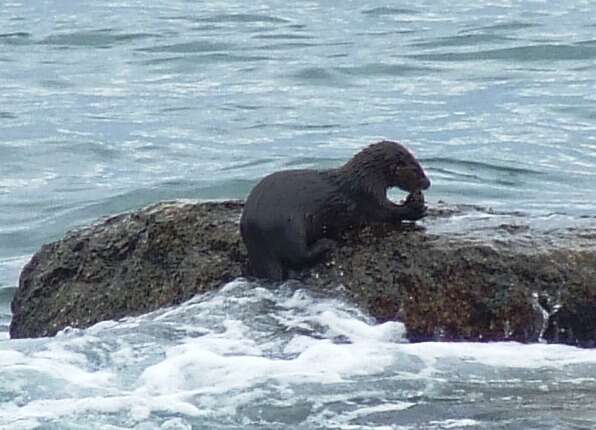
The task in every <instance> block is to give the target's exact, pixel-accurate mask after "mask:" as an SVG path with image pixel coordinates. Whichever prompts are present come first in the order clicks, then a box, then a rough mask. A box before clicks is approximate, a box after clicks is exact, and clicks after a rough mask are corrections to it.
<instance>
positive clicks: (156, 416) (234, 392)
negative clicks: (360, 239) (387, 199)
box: [0, 0, 596, 429]
mask: <svg viewBox="0 0 596 430" xmlns="http://www.w3.org/2000/svg"><path fill="white" fill-rule="evenodd" d="M594 17H596V3H594V2H593V1H573V2H571V1H567V2H543V1H515V2H513V1H501V2H492V1H476V2H467V1H466V2H464V1H417V2H413V1H405V2H400V3H399V4H392V3H384V2H380V1H376V0H373V1H366V2H362V1H360V2H356V1H344V2H327V1H304V2H298V3H292V2H280V1H276V0H262V1H259V0H257V1H252V2H248V1H217V2H215V1H182V0H174V1H169V2H161V3H159V4H156V3H154V2H143V1H138V0H137V1H135V0H114V1H105V2H97V1H96V2H91V1H80V2H71V1H65V0H55V1H50V0H40V1H36V2H24V1H23V2H21V1H13V0H10V1H6V2H3V3H2V7H1V8H0V428H9V429H12V428H15V429H17V428H32V429H33V428H44V429H45V428H57V429H63V428H65V429H75V428H77V429H78V428H107V429H109V428H139V429H158V428H159V429H185V428H226V429H227V428H379V429H381V428H387V429H402V428H403V429H406V428H412V429H414V428H428V429H435V428H436V429H444V428H445V429H446V428H456V429H457V428H472V429H473V428H512V429H518V428H536V429H551V428H552V429H555V428H569V429H583V428H586V429H588V428H594V427H595V426H596V407H594V398H596V385H595V377H594V374H595V372H594V370H595V367H594V361H596V353H594V352H592V351H583V350H578V349H575V348H571V347H562V346H552V345H550V346H547V345H530V346H522V345H517V344H508V343H504V344H490V345H477V344H474V345H470V344H436V343H429V344H420V345H410V344H408V343H406V342H405V340H404V337H403V327H402V326H401V325H400V324H398V323H388V324H383V325H379V324H376V323H375V322H374V321H373V320H371V319H370V318H369V317H368V316H366V315H363V314H361V313H360V312H358V311H357V310H356V309H354V307H353V306H352V305H351V304H350V303H346V302H342V301H331V300H329V299H323V298H319V297H314V296H311V295H310V293H309V292H308V288H307V286H297V285H286V286H282V287H278V288H273V287H272V286H267V285H258V284H250V283H247V282H244V281H242V280H238V281H236V282H234V283H232V284H229V285H222V290H221V291H219V292H215V293H210V294H208V295H206V296H199V297H196V298H195V299H193V300H192V301H191V302H189V303H186V304H184V305H181V306H179V307H175V308H172V309H169V310H164V311H160V312H157V313H155V314H151V315H147V316H144V317H139V318H136V319H130V320H126V321H121V322H108V323H102V324H100V325H99V326H96V327H93V328H91V329H88V330H82V331H79V330H67V331H65V332H64V333H62V334H61V335H60V336H58V337H56V338H51V339H39V340H19V341H13V340H8V335H7V328H8V324H9V321H10V310H9V303H10V299H11V297H12V295H13V293H14V289H15V288H16V285H17V278H18V274H19V271H20V269H21V268H22V267H23V265H24V264H25V263H26V261H27V260H28V258H29V257H30V256H31V255H32V254H33V252H35V250H36V249H37V248H38V247H39V246H40V245H41V244H43V243H45V242H48V241H52V240H55V239H58V238H60V237H62V236H63V235H64V233H65V231H67V230H68V229H69V228H72V227H75V226H79V225H85V224H87V223H89V222H92V221H93V220H96V219H97V218H99V217H101V216H104V215H109V214H113V213H116V212H122V211H126V210H131V209H135V208H138V207H141V206H143V205H145V204H149V203H152V202H155V201H159V200H164V199H177V198H191V199H199V200H212V199H227V198H243V197H244V196H246V194H247V192H248V190H249V189H250V187H251V186H252V185H254V183H255V181H256V180H257V179H258V178H260V177H262V176H263V175H265V174H266V173H269V172H273V171H275V170H279V169H284V168H302V167H306V168H327V167H333V166H337V165H339V164H341V163H343V162H345V161H346V160H347V159H348V158H349V157H350V156H351V155H353V154H354V153H355V152H356V151H358V150H359V149H360V148H362V147H363V146H364V145H366V144H368V143H371V142H374V141H376V140H379V139H381V138H389V139H398V140H400V141H401V142H402V143H404V144H406V145H407V146H408V147H409V148H411V149H412V150H413V151H414V152H415V153H416V155H417V157H418V158H419V159H420V160H421V162H422V164H423V165H424V167H425V169H426V170H427V172H428V174H429V176H430V177H431V180H432V187H431V189H430V190H429V191H428V192H427V193H426V198H427V200H428V201H429V204H430V205H431V206H432V205H433V204H434V203H436V202H438V201H439V200H444V201H447V202H450V203H470V204H474V205H479V206H482V207H487V208H493V209H497V210H498V211H500V212H515V213H516V214H517V215H516V216H521V217H523V218H524V220H526V221H527V222H530V223H535V224H536V225H539V226H546V228H547V229H552V228H566V227H570V226H571V227H574V226H578V225H584V224H586V223H588V224H590V225H594V222H595V221H594V214H595V213H596V108H595V106H596V104H595V101H596V96H595V94H596V18H594ZM391 196H392V197H393V198H395V199H400V198H401V197H402V196H401V194H400V193H399V192H392V194H391ZM466 223H468V224H469V219H468V220H467V221H466ZM449 228H456V229H457V228H458V226H457V225H456V226H455V227H453V226H452V225H451V226H449ZM304 303H308V306H306V305H304Z"/></svg>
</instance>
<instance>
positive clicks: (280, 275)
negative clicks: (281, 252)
mask: <svg viewBox="0 0 596 430" xmlns="http://www.w3.org/2000/svg"><path fill="white" fill-rule="evenodd" d="M248 262H249V271H250V274H251V275H253V276H255V277H257V278H265V279H270V280H272V281H283V280H284V279H286V277H287V272H286V270H285V269H284V267H283V265H282V262H281V260H280V259H279V258H276V257H274V256H273V255H271V252H270V250H269V249H267V248H266V246H265V245H264V244H263V243H261V244H259V245H254V246H250V247H248Z"/></svg>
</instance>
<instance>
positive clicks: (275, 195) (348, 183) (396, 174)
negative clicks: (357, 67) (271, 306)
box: [240, 141, 430, 280]
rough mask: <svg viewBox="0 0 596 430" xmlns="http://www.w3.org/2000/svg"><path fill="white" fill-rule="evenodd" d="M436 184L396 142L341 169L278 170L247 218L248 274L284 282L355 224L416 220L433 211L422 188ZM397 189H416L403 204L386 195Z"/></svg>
mask: <svg viewBox="0 0 596 430" xmlns="http://www.w3.org/2000/svg"><path fill="white" fill-rule="evenodd" d="M429 186H430V181H429V179H428V178H427V177H426V175H425V173H424V171H423V170H422V167H421V166H420V164H419V163H418V160H416V158H415V157H414V156H413V155H412V154H411V153H410V152H409V151H408V150H407V149H406V148H405V147H403V146H402V145H400V144H399V143H396V142H391V141H382V142H379V143H375V144H372V145H370V146H368V147H367V148H365V149H363V150H362V151H360V152H359V153H358V154H356V155H355V156H354V157H353V158H352V159H351V160H350V161H348V162H347V163H346V164H345V165H343V166H342V167H339V168H337V169H331V170H324V171H317V170H288V171H282V172H277V173H273V174H271V175H269V176H267V177H265V178H264V179H263V180H261V182H259V183H258V184H257V185H256V186H255V187H254V188H253V190H252V191H251V193H250V194H249V196H248V198H247V200H246V203H245V205H244V210H243V212H242V217H241V219H240V232H241V234H242V239H243V240H244V243H245V244H246V248H247V249H248V259H249V272H250V274H251V275H254V276H256V277H259V278H269V279H272V280H283V279H286V278H287V277H288V271H289V270H290V269H294V270H300V269H301V268H304V267H306V266H308V265H311V264H313V263H315V262H316V261H317V260H319V259H320V258H321V257H322V256H323V255H324V254H325V253H326V252H327V251H329V250H330V249H331V247H332V246H333V244H334V242H333V240H331V238H333V237H336V236H337V235H338V233H340V232H341V231H342V230H345V229H346V228H348V227H350V226H356V225H363V224H371V223H392V224H396V223H400V222H401V221H402V220H410V221H416V220H418V219H420V218H422V217H424V216H425V214H426V207H425V206H424V198H423V196H422V193H421V192H420V190H425V189H427V188H428V187H429ZM390 187H399V188H401V189H402V190H404V191H408V192H409V193H410V195H409V196H408V199H407V200H406V201H405V203H404V204H402V205H397V204H395V203H393V202H391V201H390V200H388V199H387V195H386V194H387V189H388V188H390Z"/></svg>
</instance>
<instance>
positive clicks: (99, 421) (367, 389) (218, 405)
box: [0, 279, 596, 429]
mask: <svg viewBox="0 0 596 430" xmlns="http://www.w3.org/2000/svg"><path fill="white" fill-rule="evenodd" d="M302 287H303V286H302V285H301V284H299V283H296V282H289V283H286V284H283V285H281V286H274V285H271V284H259V283H251V282H247V281H246V280H242V279H238V280H236V281H234V282H231V283H229V284H227V285H225V286H223V287H222V288H221V289H220V290H219V291H215V292H212V293H207V294H203V295H199V296H197V297H195V298H194V299H192V300H190V301H188V302H186V303H184V304H181V305H179V306H175V307H172V308H168V309H162V310H159V311H156V312H153V313H151V314H148V315H144V316H140V317H134V318H126V319H123V320H121V321H106V322H103V323H99V324H97V325H95V326H93V327H91V328H89V329H87V330H72V329H67V330H65V331H63V332H61V333H60V334H59V335H58V336H57V337H55V338H45V339H43V338H42V339H22V340H18V341H17V340H15V341H9V340H0V349H1V350H2V354H0V373H1V376H2V378H0V410H2V414H0V426H6V427H7V428H19V426H24V425H25V424H27V425H28V426H29V428H31V427H35V426H40V425H42V424H44V423H48V422H52V423H57V425H60V426H61V427H71V426H72V427H77V426H85V427H86V428H89V424H90V423H91V424H92V426H94V428H100V427H103V428H105V427H109V426H114V427H118V428H122V427H128V428H130V427H131V426H136V425H141V424H142V425H143V426H151V427H159V428H190V427H197V428H201V427H202V428H214V429H222V428H246V427H247V426H248V427H255V428H288V427H291V428H323V427H324V428H330V427H333V428H384V427H382V426H384V425H385V426H386V424H387V423H388V422H390V423H393V424H395V423H398V424H400V425H401V426H403V428H422V427H424V428H427V427H428V428H431V427H432V428H435V425H430V423H431V422H434V423H435V424H436V423H438V422H441V423H446V425H447V424H449V425H450V427H449V428H451V427H453V426H454V425H456V424H457V423H459V424H464V423H465V424H470V423H471V422H472V421H473V422H474V424H475V425H477V426H479V427H483V428H484V426H489V425H492V426H494V425H495V423H497V424H499V423H500V424H504V425H505V423H507V424H506V425H512V424H513V425H514V426H515V427H516V428H528V427H536V426H539V427H540V428H545V429H552V428H555V427H553V426H549V425H548V423H549V422H551V423H552V422H554V423H555V424H556V425H557V426H559V425H561V423H562V422H566V418H565V417H566V412H565V411H568V412H569V411H575V412H576V411H577V410H578V409H581V410H582V411H584V412H585V413H586V414H587V415H586V417H589V416H590V414H593V412H594V405H593V402H592V401H591V400H592V399H591V397H590V396H583V397H582V396H580V397H578V396H577V395H576V394H574V393H577V392H578V390H580V391H581V392H586V393H588V392H593V391H594V390H595V389H596V380H595V379H594V372H595V371H596V353H595V352H594V351H593V350H582V349H578V348H574V347H569V346H562V345H542V344H537V345H520V344H517V343H492V344H478V343H476V344H470V343H435V342H432V343H421V344H410V343H407V342H406V341H405V340H404V327H403V325H402V324H400V323H398V322H386V323H383V324H378V323H376V322H375V321H374V320H372V319H371V318H369V317H367V316H366V315H364V314H362V313H361V312H360V311H359V310H358V309H356V308H355V307H354V306H353V305H352V304H350V303H349V302H346V301H344V300H343V299H340V298H329V297H328V296H327V297H326V296H320V295H317V294H315V293H312V292H308V291H307V290H305V289H303V288H302ZM329 293H330V294H332V295H335V296H338V295H341V292H340V290H337V291H334V292H329ZM470 392H472V393H474V401H473V402H472V403H470V394H469V393H470ZM547 394H548V395H547ZM520 398H523V399H524V400H525V401H524V402H523V404H520V403H519V399H520ZM553 402H556V404H557V405H558V407H557V411H558V412H555V413H556V414H559V415H557V417H558V418H556V419H553V416H548V417H543V416H541V415H540V414H539V416H538V417H537V415H536V410H551V406H552V404H553ZM512 405H515V407H512ZM90 417H91V418H90ZM90 419H91V421H90ZM536 420H538V421H536ZM586 422H587V423H591V424H594V419H593V415H592V418H587V421H586ZM280 423H283V425H282V426H280V425H279V424H280ZM529 424H540V425H536V426H532V425H529Z"/></svg>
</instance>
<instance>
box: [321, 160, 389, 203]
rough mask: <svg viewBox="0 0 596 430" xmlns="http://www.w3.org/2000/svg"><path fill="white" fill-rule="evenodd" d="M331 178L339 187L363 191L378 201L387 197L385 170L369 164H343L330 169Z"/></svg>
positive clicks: (344, 189) (350, 192)
mask: <svg viewBox="0 0 596 430" xmlns="http://www.w3.org/2000/svg"><path fill="white" fill-rule="evenodd" d="M328 175H329V178H330V179H331V180H332V181H333V182H334V183H336V184H338V185H339V187H340V188H341V189H342V190H343V191H345V192H347V193H349V194H354V193H362V192H363V191H364V192H365V193H366V194H368V195H370V196H371V197H373V198H374V199H375V200H377V201H378V202H383V201H385V200H386V199H387V188H388V185H387V181H386V180H385V177H384V175H383V172H379V171H378V169H376V168H374V167H372V166H369V165H358V164H354V163H346V164H344V165H343V166H341V167H339V168H337V169H332V170H329V171H328Z"/></svg>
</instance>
